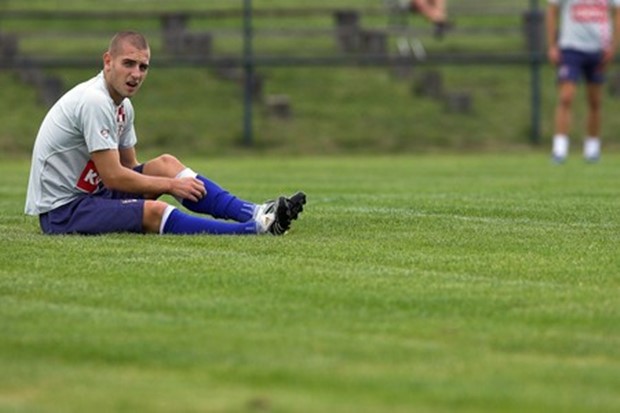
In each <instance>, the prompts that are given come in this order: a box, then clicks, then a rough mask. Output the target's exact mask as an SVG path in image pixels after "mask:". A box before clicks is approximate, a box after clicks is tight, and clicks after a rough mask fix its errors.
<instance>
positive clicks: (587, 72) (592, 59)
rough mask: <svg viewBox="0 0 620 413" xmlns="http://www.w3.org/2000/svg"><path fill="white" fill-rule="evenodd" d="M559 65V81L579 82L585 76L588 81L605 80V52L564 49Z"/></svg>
mask: <svg viewBox="0 0 620 413" xmlns="http://www.w3.org/2000/svg"><path fill="white" fill-rule="evenodd" d="M560 53H561V57H560V65H559V66H558V73H557V76H558V81H559V82H573V83H578V82H579V81H580V80H581V76H583V77H584V78H585V80H586V82H588V83H597V84H600V83H603V82H605V70H604V67H603V65H602V63H603V52H594V53H587V52H580V51H577V50H570V49H562V50H561V51H560Z"/></svg>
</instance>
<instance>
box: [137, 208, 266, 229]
mask: <svg viewBox="0 0 620 413" xmlns="http://www.w3.org/2000/svg"><path fill="white" fill-rule="evenodd" d="M274 219H275V217H274V216H269V217H267V219H266V220H265V221H264V222H258V221H253V220H252V221H248V222H243V223H239V222H225V221H217V220H213V219H205V218H201V217H196V216H192V215H188V214H185V213H183V212H181V211H179V210H178V209H176V208H174V207H172V206H170V205H168V204H166V203H165V202H162V201H153V200H147V201H145V202H144V215H143V218H142V227H143V229H144V232H149V233H159V234H214V235H252V234H264V233H266V232H267V231H268V230H269V227H270V226H271V225H272V224H273V222H274Z"/></svg>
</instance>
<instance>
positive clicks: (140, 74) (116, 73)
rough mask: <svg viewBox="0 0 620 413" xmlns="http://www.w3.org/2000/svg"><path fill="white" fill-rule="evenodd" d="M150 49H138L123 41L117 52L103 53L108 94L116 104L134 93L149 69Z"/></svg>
mask: <svg viewBox="0 0 620 413" xmlns="http://www.w3.org/2000/svg"><path fill="white" fill-rule="evenodd" d="M150 57H151V52H150V50H148V49H146V50H140V49H138V48H136V47H134V46H132V45H131V44H130V43H129V42H124V43H123V44H122V45H121V47H120V50H119V52H118V53H116V54H115V55H112V54H111V53H110V52H106V53H105V54H104V55H103V63H104V66H103V70H104V75H105V79H106V83H107V86H108V90H109V92H110V96H111V97H112V99H113V100H114V102H115V103H116V104H117V105H118V104H120V103H121V102H122V100H123V99H124V98H128V97H132V96H133V95H135V94H136V92H137V91H138V89H140V86H141V85H142V82H143V81H144V78H146V74H147V72H148V69H149V59H150Z"/></svg>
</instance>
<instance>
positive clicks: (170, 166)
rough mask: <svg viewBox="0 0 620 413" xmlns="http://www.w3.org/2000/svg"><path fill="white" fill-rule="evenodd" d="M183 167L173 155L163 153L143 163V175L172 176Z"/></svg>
mask: <svg viewBox="0 0 620 413" xmlns="http://www.w3.org/2000/svg"><path fill="white" fill-rule="evenodd" d="M183 169H185V165H183V163H181V161H180V160H178V159H177V158H176V157H175V156H174V155H170V154H163V155H160V156H158V157H157V158H155V159H151V160H150V161H148V162H147V163H145V164H144V170H143V173H144V174H145V175H153V176H166V177H170V178H172V177H174V176H176V175H177V174H178V173H179V172H181V171H182V170H183Z"/></svg>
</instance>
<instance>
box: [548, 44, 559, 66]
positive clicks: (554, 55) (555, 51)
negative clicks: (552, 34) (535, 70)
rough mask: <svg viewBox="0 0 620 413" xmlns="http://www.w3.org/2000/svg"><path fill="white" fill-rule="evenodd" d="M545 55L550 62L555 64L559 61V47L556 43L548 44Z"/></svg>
mask: <svg viewBox="0 0 620 413" xmlns="http://www.w3.org/2000/svg"><path fill="white" fill-rule="evenodd" d="M547 57H548V58H549V62H551V64H553V65H555V66H557V65H558V64H559V63H560V48H559V47H558V46H557V45H551V46H549V50H548V51H547Z"/></svg>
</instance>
